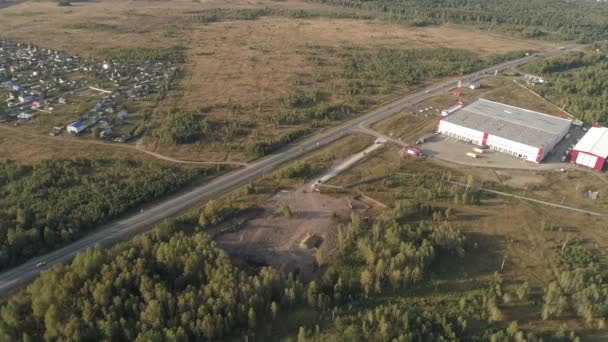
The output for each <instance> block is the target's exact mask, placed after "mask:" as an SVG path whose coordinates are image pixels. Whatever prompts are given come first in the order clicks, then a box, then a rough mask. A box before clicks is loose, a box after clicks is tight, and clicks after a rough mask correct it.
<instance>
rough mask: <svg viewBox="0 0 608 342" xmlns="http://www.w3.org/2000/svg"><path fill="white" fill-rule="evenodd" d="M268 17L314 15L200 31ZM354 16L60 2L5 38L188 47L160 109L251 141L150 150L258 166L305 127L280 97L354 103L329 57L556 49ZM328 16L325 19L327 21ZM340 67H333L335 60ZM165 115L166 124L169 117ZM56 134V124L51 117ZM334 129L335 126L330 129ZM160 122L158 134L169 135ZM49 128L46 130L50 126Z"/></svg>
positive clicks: (237, 5)
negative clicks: (202, 18) (260, 154)
mask: <svg viewBox="0 0 608 342" xmlns="http://www.w3.org/2000/svg"><path fill="white" fill-rule="evenodd" d="M216 8H222V9H232V10H242V9H263V8H272V9H274V10H277V9H278V10H284V11H294V10H302V11H309V12H310V13H312V12H314V13H316V15H314V16H313V17H310V18H296V17H290V16H289V15H286V14H280V12H277V13H279V14H277V13H273V14H270V15H269V16H262V17H259V18H255V19H254V20H233V19H221V20H219V21H217V22H210V23H206V24H205V23H198V22H195V21H194V20H193V18H194V17H195V16H196V15H199V14H201V13H207V12H208V11H209V10H210V9H216ZM338 12H340V13H343V14H344V13H346V14H349V13H352V11H351V12H349V10H345V9H336V8H333V7H325V6H322V5H318V4H310V3H306V2H300V1H286V2H276V1H258V2H255V3H252V2H248V1H244V0H236V1H229V2H225V1H216V0H213V1H198V2H195V1H186V0H178V1H171V2H166V1H129V2H124V1H96V2H91V3H76V4H75V5H73V6H69V7H60V6H57V5H56V4H55V3H52V2H24V3H21V4H18V5H15V6H11V7H8V8H5V9H2V11H0V26H1V27H3V28H7V29H3V30H2V32H0V38H5V39H14V40H19V41H25V42H32V43H34V44H37V45H39V46H42V47H52V48H56V49H60V50H64V51H67V52H69V53H71V54H75V55H82V56H92V57H100V56H101V57H102V56H104V54H105V53H106V52H107V51H108V50H109V49H113V48H142V47H144V48H166V47H171V46H182V47H185V48H186V50H185V54H186V63H185V65H184V66H183V68H182V73H181V74H182V77H181V78H180V79H179V80H178V81H177V84H176V86H175V89H174V91H172V92H171V93H170V96H168V98H167V100H166V101H165V102H164V103H162V104H161V105H160V106H159V108H176V109H177V110H180V111H195V112H200V111H201V110H203V111H204V113H205V115H206V116H208V117H209V118H210V119H211V120H214V121H216V122H217V123H218V124H219V125H223V124H224V123H226V122H233V121H236V122H239V124H240V125H241V127H243V128H244V132H243V134H241V135H240V136H239V137H236V138H234V139H232V140H231V141H229V142H228V145H230V146H226V142H224V141H221V139H219V140H220V141H217V140H218V139H216V140H215V141H206V142H205V143H200V144H192V145H179V146H169V145H162V144H159V143H158V141H155V140H154V139H151V138H150V139H147V144H148V145H147V148H148V149H150V150H153V151H156V152H160V153H163V154H169V155H171V156H173V157H176V158H181V159H189V160H206V161H209V160H227V159H233V160H249V159H251V158H252V156H251V155H250V154H246V153H243V151H242V146H244V145H245V144H247V143H249V142H251V141H261V140H265V139H272V138H275V137H277V136H281V135H284V134H286V133H288V132H291V131H293V130H294V129H299V128H302V127H304V126H306V125H305V124H300V125H299V126H298V125H296V126H294V125H276V124H270V123H269V122H268V118H269V117H270V116H272V115H275V114H277V113H281V112H283V111H285V110H286V109H285V108H284V106H282V105H281V103H280V98H281V97H282V96H285V95H287V94H289V93H290V92H291V91H293V90H304V91H305V90H309V89H310V90H318V91H320V92H322V93H323V94H324V99H323V102H324V103H326V104H328V105H331V104H342V103H348V104H352V103H349V101H350V102H352V101H353V99H346V98H344V96H343V95H341V94H339V92H337V91H335V90H336V87H337V81H338V80H336V79H334V77H333V76H332V75H333V74H334V73H336V72H337V71H338V70H339V69H340V67H341V66H340V61H339V60H336V57H335V56H334V57H327V60H328V63H326V64H323V63H315V62H314V60H313V61H311V56H312V55H314V58H317V59H319V58H320V59H324V58H325V55H324V54H325V53H326V51H327V49H338V50H339V49H352V48H355V49H373V48H377V47H386V48H396V49H415V48H422V47H426V48H428V47H446V48H455V49H465V50H468V51H471V52H474V53H476V54H479V55H480V56H491V55H496V54H501V53H506V52H510V51H521V50H539V49H543V48H546V47H547V46H548V45H547V44H546V43H542V42H537V41H526V40H519V39H512V38H507V37H501V36H498V35H494V34H490V33H487V32H480V31H475V30H471V29H465V28H461V27H455V26H442V27H427V28H411V27H405V26H401V25H398V24H393V23H390V22H388V21H384V20H381V19H372V18H371V16H370V18H369V19H368V18H366V19H349V18H337V17H338V16H337V15H336V13H338ZM319 13H320V14H319ZM332 58H333V59H332ZM405 91H407V89H405V88H403V87H396V88H392V89H389V90H388V91H386V92H381V93H378V94H375V95H373V96H370V98H368V99H366V103H365V104H363V105H360V104H358V103H354V106H355V107H356V108H355V112H360V111H362V110H365V109H367V108H369V107H370V106H373V104H374V103H379V102H383V101H386V100H388V99H391V98H394V97H396V96H398V95H399V94H401V93H403V92H405ZM159 113H160V114H158V115H157V116H156V118H157V119H160V117H161V116H162V111H159ZM43 121H44V122H46V123H47V125H46V126H48V125H50V124H52V123H53V122H54V121H56V120H54V119H53V118H45V120H43ZM329 124H331V123H329ZM159 125H160V122H158V121H157V122H156V123H155V124H154V125H153V127H159ZM46 126H45V128H44V129H46V128H47V127H46Z"/></svg>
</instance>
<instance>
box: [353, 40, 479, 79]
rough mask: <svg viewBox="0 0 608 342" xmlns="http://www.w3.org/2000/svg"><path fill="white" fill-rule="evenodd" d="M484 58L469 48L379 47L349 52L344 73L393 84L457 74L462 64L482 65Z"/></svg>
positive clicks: (471, 66)
mask: <svg viewBox="0 0 608 342" xmlns="http://www.w3.org/2000/svg"><path fill="white" fill-rule="evenodd" d="M482 62H483V61H482V59H481V58H480V57H479V56H478V55H477V54H475V53H473V52H470V51H466V50H457V49H449V48H426V49H413V50H400V49H387V48H377V49H372V50H362V51H360V52H358V53H352V54H350V55H347V57H346V58H345V61H344V65H343V76H344V77H345V78H347V79H359V78H363V79H370V80H375V81H382V82H386V83H392V84H401V85H412V84H417V83H419V82H421V81H423V80H428V79H431V78H435V77H440V76H446V75H453V74H457V73H458V72H459V71H460V70H461V68H462V69H464V70H465V71H471V70H474V69H476V68H479V65H480V64H482Z"/></svg>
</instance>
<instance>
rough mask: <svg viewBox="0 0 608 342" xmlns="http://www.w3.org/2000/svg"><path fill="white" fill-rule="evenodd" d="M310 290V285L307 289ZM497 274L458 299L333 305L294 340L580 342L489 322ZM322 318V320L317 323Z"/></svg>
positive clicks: (499, 290) (498, 286) (495, 313)
mask: <svg viewBox="0 0 608 342" xmlns="http://www.w3.org/2000/svg"><path fill="white" fill-rule="evenodd" d="M307 292H308V295H310V286H309V289H308V291H307ZM503 292H504V290H503V285H502V278H501V277H500V275H498V274H495V275H494V277H493V279H492V280H490V281H489V282H488V284H487V286H486V287H485V288H482V289H481V290H480V291H478V292H474V293H469V294H467V295H466V296H464V297H463V298H461V299H460V300H459V301H454V300H439V301H433V300H432V299H426V298H425V299H419V300H416V299H414V300H410V299H406V298H403V297H401V298H398V297H390V298H395V299H396V300H395V301H394V302H396V303H389V304H386V302H385V301H384V300H382V302H383V303H382V304H380V305H370V306H361V307H359V306H358V305H357V302H354V303H355V305H354V306H353V305H352V304H353V302H350V305H348V306H346V305H342V306H334V307H333V308H331V310H329V311H330V314H328V318H331V320H332V322H331V324H329V325H328V324H324V325H326V328H325V329H322V328H321V327H320V326H319V325H316V326H315V328H314V329H312V328H306V327H301V328H300V330H299V333H298V342H330V341H349V342H351V341H352V342H363V341H366V342H383V341H394V342H402V341H404V342H405V341H492V342H519V341H529V342H542V341H545V342H580V339H579V338H578V337H577V336H576V335H575V334H574V333H567V332H566V331H564V330H563V329H560V330H559V331H557V332H555V333H545V334H543V335H542V336H537V335H535V334H533V333H531V332H526V331H523V330H521V329H520V328H519V325H518V324H517V322H516V321H514V322H511V323H510V324H509V325H508V327H506V328H501V327H500V326H499V325H493V322H496V321H500V320H502V319H503V317H502V313H501V311H500V309H499V308H498V303H499V302H500V301H501V297H502V296H503ZM323 323H326V322H323Z"/></svg>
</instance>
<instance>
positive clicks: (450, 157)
mask: <svg viewBox="0 0 608 342" xmlns="http://www.w3.org/2000/svg"><path fill="white" fill-rule="evenodd" d="M584 133H585V131H583V129H582V128H580V127H577V126H573V128H572V129H571V133H570V136H569V137H568V139H564V140H562V142H560V143H559V144H558V145H557V147H556V148H555V149H554V150H553V152H551V153H550V154H549V155H548V156H547V157H546V158H545V159H544V160H543V162H542V163H541V164H535V163H531V162H529V161H525V160H523V159H519V158H516V157H513V156H510V155H508V154H505V153H500V152H497V151H493V150H490V149H486V150H484V151H483V153H482V154H479V153H476V154H477V158H471V157H469V156H467V155H466V154H467V153H469V152H473V148H475V147H477V146H476V145H473V144H470V143H467V142H464V141H461V140H458V139H456V138H450V137H446V136H442V135H434V136H433V137H432V138H431V139H429V140H428V141H427V142H425V143H424V144H422V145H420V147H421V148H422V152H423V153H424V155H426V156H430V157H433V158H438V159H442V160H445V161H449V162H452V163H456V164H462V165H471V166H482V167H493V168H501V169H528V170H547V169H559V168H566V167H570V166H571V165H572V164H570V163H568V162H567V161H565V162H562V161H561V159H562V156H563V155H564V153H565V151H566V150H567V149H568V148H570V146H571V145H572V144H576V141H577V139H580V137H582V136H583V135H584Z"/></svg>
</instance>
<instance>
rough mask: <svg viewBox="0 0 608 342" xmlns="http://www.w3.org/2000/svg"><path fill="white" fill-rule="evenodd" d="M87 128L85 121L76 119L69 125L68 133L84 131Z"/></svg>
mask: <svg viewBox="0 0 608 342" xmlns="http://www.w3.org/2000/svg"><path fill="white" fill-rule="evenodd" d="M85 129H87V125H85V124H84V123H82V122H80V121H74V122H72V123H71V124H69V125H68V127H67V130H68V133H70V134H79V133H80V132H82V131H84V130H85Z"/></svg>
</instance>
